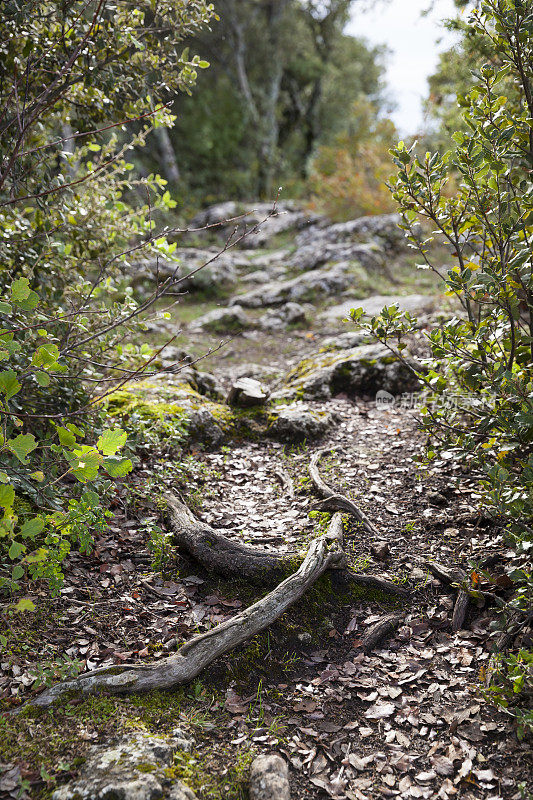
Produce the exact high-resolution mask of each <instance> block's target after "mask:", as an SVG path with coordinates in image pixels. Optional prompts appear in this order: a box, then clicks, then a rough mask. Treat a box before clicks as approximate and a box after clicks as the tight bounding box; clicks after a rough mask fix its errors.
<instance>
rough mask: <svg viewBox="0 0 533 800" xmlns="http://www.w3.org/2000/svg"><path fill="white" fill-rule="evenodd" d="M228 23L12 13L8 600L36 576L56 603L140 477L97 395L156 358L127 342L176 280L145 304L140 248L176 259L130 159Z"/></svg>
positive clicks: (163, 208) (0, 194)
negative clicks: (188, 41) (136, 262)
mask: <svg viewBox="0 0 533 800" xmlns="http://www.w3.org/2000/svg"><path fill="white" fill-rule="evenodd" d="M213 15H214V11H213V8H212V6H211V5H210V4H209V3H206V2H204V0H197V1H196V2H194V3H188V2H184V0H163V2H159V3H157V4H156V5H154V4H153V3H152V2H150V0H141V2H140V3H136V4H135V5H134V6H132V5H131V4H130V3H127V2H123V1H122V0H119V1H118V2H115V3H112V4H111V3H108V2H105V1H102V0H91V2H89V3H85V2H83V0H69V2H66V3H60V4H58V3H50V2H47V1H46V0H38V2H32V3H29V2H24V1H23V0H11V1H10V2H8V3H6V4H5V7H4V8H3V15H2V19H1V20H0V32H1V34H2V35H1V36H0V109H2V111H1V112H0V151H1V152H2V155H3V158H2V160H1V161H0V264H1V265H2V266H1V268H0V298H1V299H0V362H1V364H0V367H1V369H0V415H1V427H0V508H1V509H2V513H3V517H2V519H1V520H0V556H1V563H2V566H1V567H0V589H4V590H9V591H17V590H19V589H20V588H21V582H22V580H24V579H26V578H32V579H39V580H46V581H47V582H48V584H49V586H50V588H51V590H52V592H54V593H55V592H57V591H58V590H59V588H60V586H61V582H62V578H63V576H62V572H61V563H62V561H63V560H64V559H65V557H66V556H67V554H68V553H69V551H70V549H71V547H73V546H75V547H77V548H79V549H80V551H81V552H90V550H91V547H92V537H93V535H94V534H95V533H96V532H99V531H101V530H103V527H104V526H105V520H106V517H107V512H106V511H105V503H106V502H107V500H106V498H107V497H108V496H109V492H110V488H111V485H112V481H114V480H117V479H120V478H123V477H124V476H126V475H127V474H128V473H129V472H130V471H131V469H132V461H131V459H129V458H127V457H126V456H124V455H122V453H121V452H120V451H121V450H122V448H123V447H124V445H125V443H126V436H127V434H126V432H125V431H123V430H122V429H120V428H114V427H113V428H106V421H105V418H104V414H103V412H102V406H101V405H99V404H98V403H97V401H98V400H99V399H101V398H102V397H103V396H105V395H106V394H108V393H109V387H110V386H113V385H115V384H116V383H117V382H118V383H120V380H124V376H126V377H127V378H129V377H130V376H131V375H136V376H137V375H139V374H140V373H142V372H144V371H145V370H146V368H147V367H148V366H149V364H150V361H151V358H152V351H151V350H150V348H149V347H148V346H147V345H135V344H132V343H131V342H130V341H128V339H129V338H133V334H134V333H138V332H139V327H141V328H142V325H141V323H140V322H139V319H140V316H141V314H143V313H145V312H146V311H148V309H149V308H150V307H151V305H152V304H153V303H155V302H156V301H157V300H159V299H160V298H161V297H162V296H164V293H165V291H167V290H168V289H169V288H171V284H172V281H171V282H167V284H165V285H164V286H161V285H159V284H158V285H157V286H155V287H154V292H153V295H152V296H151V298H150V299H149V300H148V301H147V302H146V301H145V302H141V301H139V300H136V299H134V298H133V294H132V291H131V290H130V289H129V288H125V285H124V282H125V278H126V275H127V270H128V269H129V265H130V258H131V254H132V253H135V252H136V251H137V250H138V249H139V248H141V247H145V248H147V249H148V250H150V251H151V252H152V253H154V254H155V255H162V256H164V257H165V258H170V259H172V258H173V255H172V253H173V250H174V249H175V244H169V243H168V241H167V238H166V235H164V234H165V232H160V233H156V231H155V222H154V215H156V214H157V213H160V214H161V213H165V212H167V211H168V210H170V209H172V208H173V207H174V206H175V205H176V202H175V201H174V200H173V199H172V198H171V196H170V193H169V192H168V190H167V189H166V188H165V186H166V181H165V180H163V179H162V178H161V177H160V176H159V175H157V174H149V175H147V176H146V178H144V179H142V180H141V179H138V178H136V177H132V170H133V164H132V163H131V161H128V158H127V154H128V153H130V152H131V151H132V150H133V149H134V148H136V149H138V148H141V147H143V146H144V144H145V142H146V138H147V136H148V134H149V133H150V131H151V129H152V128H154V127H155V128H157V127H161V126H171V125H172V124H173V121H174V118H173V117H172V115H171V114H170V113H169V112H168V108H167V107H166V106H165V105H163V101H165V100H167V99H168V97H169V93H170V94H172V93H176V92H177V91H184V92H185V93H190V91H191V87H192V86H193V85H194V83H195V80H196V77H197V74H198V70H201V69H204V68H205V67H206V66H208V65H207V62H205V61H203V60H201V59H200V58H199V56H197V55H191V54H190V51H189V48H185V49H183V48H180V47H178V45H179V42H180V40H183V39H184V38H185V37H188V36H191V35H192V34H193V33H194V32H195V31H197V30H198V29H199V28H200V27H201V26H202V25H204V24H206V23H207V22H208V21H209V20H210V19H211V18H212V17H213ZM168 31H172V36H170V35H168ZM21 98H23V100H22V99H21ZM22 102H23V103H24V109H23V111H22V107H21V103H22ZM138 197H141V198H142V200H140V201H139V200H138V199H137V198H138ZM89 485H91V486H92V489H89Z"/></svg>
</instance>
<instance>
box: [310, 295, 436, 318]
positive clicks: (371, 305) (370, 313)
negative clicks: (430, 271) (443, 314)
mask: <svg viewBox="0 0 533 800" xmlns="http://www.w3.org/2000/svg"><path fill="white" fill-rule="evenodd" d="M392 305H397V306H398V308H399V309H400V311H409V312H410V313H411V314H416V315H417V316H420V315H422V314H428V313H431V312H432V311H434V310H435V298H434V297H430V296H429V295H425V294H408V295H403V296H402V295H382V294H375V295H372V296H371V297H365V298H364V299H363V300H359V299H352V300H346V301H345V302H344V303H340V304H339V305H335V306H332V307H331V308H328V309H327V310H326V311H324V312H323V313H322V314H321V319H323V320H325V321H327V322H333V321H334V320H338V319H343V318H345V317H349V315H350V310H351V309H352V308H362V309H363V312H364V315H365V316H366V317H376V316H377V315H378V314H380V313H381V309H382V308H383V307H384V306H392Z"/></svg>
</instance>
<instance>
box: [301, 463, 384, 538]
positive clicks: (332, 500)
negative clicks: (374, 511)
mask: <svg viewBox="0 0 533 800" xmlns="http://www.w3.org/2000/svg"><path fill="white" fill-rule="evenodd" d="M328 452H330V451H329V450H317V452H316V453H313V455H312V457H311V462H310V464H309V475H310V477H311V481H312V482H313V486H314V487H315V489H316V490H317V492H318V493H319V494H320V495H321V496H322V497H323V498H324V499H323V500H322V501H321V502H320V503H317V504H316V505H315V508H320V509H321V510H325V511H346V512H347V513H348V514H353V516H354V517H355V518H356V519H357V520H358V521H359V522H360V523H361V524H362V526H363V528H364V529H365V530H366V531H368V533H371V534H372V535H373V536H380V533H379V531H378V529H377V528H376V527H375V526H374V525H373V524H372V523H371V522H370V520H369V519H368V517H367V516H366V514H364V513H363V512H362V511H361V509H360V508H358V507H357V506H356V505H355V503H354V502H353V500H350V499H349V498H348V497H345V496H344V495H342V494H337V493H336V492H334V491H333V489H332V488H331V487H330V486H328V485H327V483H325V482H324V481H323V480H322V478H321V477H320V472H319V471H318V462H319V461H320V459H321V457H322V456H323V455H324V453H328Z"/></svg>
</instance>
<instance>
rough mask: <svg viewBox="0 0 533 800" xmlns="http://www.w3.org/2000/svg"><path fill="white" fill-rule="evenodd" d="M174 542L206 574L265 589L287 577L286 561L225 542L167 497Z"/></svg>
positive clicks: (270, 554)
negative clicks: (194, 560) (243, 580)
mask: <svg viewBox="0 0 533 800" xmlns="http://www.w3.org/2000/svg"><path fill="white" fill-rule="evenodd" d="M167 499H168V508H169V512H170V521H171V524H172V530H173V533H174V542H175V543H176V544H177V545H178V547H181V548H183V549H184V550H186V552H187V553H189V554H190V555H191V556H193V558H195V559H196V560H197V561H198V562H199V563H200V564H201V565H202V566H203V567H205V569H207V570H208V571H212V572H216V573H217V574H219V575H224V576H225V577H231V578H238V577H240V578H245V579H246V580H248V581H251V582H252V583H257V584H259V585H260V586H265V585H269V584H272V583H274V582H275V581H277V580H280V579H281V578H282V577H284V576H285V575H286V574H287V566H288V561H287V559H286V558H284V557H283V556H280V555H278V554H277V553H273V552H269V551H268V550H264V549H262V548H257V547H250V546H249V545H246V544H241V543H240V542H236V541H233V540H232V539H228V537H227V536H224V535H223V534H221V533H218V532H217V531H215V530H213V528H211V527H210V526H209V525H206V524H205V523H203V522H200V521H199V520H198V519H196V517H195V516H194V515H193V514H192V513H191V511H190V510H189V509H188V508H187V506H186V505H184V503H182V502H181V501H180V500H179V499H178V498H177V497H175V496H174V495H169V496H168V498H167Z"/></svg>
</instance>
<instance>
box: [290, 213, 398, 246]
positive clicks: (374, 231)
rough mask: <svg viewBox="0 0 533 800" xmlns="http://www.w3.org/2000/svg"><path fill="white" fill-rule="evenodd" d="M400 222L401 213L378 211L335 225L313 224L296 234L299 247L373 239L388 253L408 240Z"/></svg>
mask: <svg viewBox="0 0 533 800" xmlns="http://www.w3.org/2000/svg"><path fill="white" fill-rule="evenodd" d="M400 222H401V219H400V215H399V214H376V215H371V216H367V217H358V218H357V219H352V220H349V221H348V222H338V223H336V224H335V225H327V226H324V225H313V226H312V227H309V228H308V229H307V230H304V231H302V233H300V234H299V235H298V236H297V238H296V246H297V248H301V247H304V246H307V245H310V244H312V245H314V246H315V247H316V248H317V249H318V248H321V247H324V246H325V245H327V244H336V243H339V242H349V241H351V242H369V241H372V242H374V243H376V244H378V245H379V246H380V247H382V248H383V249H384V250H385V251H386V252H393V251H397V250H398V249H400V248H401V247H402V246H404V242H405V239H404V234H403V231H402V230H401V229H400V228H399V227H398V224H399V223H400Z"/></svg>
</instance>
